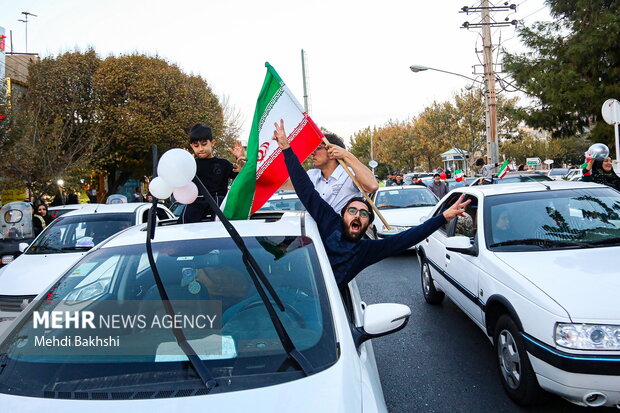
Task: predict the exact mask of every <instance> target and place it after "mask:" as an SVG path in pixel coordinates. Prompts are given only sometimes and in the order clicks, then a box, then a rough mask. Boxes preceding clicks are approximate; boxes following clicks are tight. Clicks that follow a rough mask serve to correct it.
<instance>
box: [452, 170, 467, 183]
mask: <svg viewBox="0 0 620 413" xmlns="http://www.w3.org/2000/svg"><path fill="white" fill-rule="evenodd" d="M464 176H465V174H464V173H463V171H462V170H460V169H457V170H456V171H454V177H455V178H456V182H461V181H462V180H463V177H464Z"/></svg>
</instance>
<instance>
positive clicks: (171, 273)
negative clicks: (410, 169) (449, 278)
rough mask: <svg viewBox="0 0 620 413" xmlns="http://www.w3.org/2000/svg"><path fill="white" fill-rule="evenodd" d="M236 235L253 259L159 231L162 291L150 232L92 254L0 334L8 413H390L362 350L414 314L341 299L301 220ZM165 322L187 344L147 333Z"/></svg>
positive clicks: (215, 225)
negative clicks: (259, 275)
mask: <svg viewBox="0 0 620 413" xmlns="http://www.w3.org/2000/svg"><path fill="white" fill-rule="evenodd" d="M232 224H233V225H234V228H235V229H236V231H238V233H239V235H240V239H242V240H243V242H244V243H245V245H246V246H247V249H248V251H249V254H245V253H242V252H241V250H240V249H239V248H238V247H237V246H236V244H235V242H233V239H231V237H230V236H229V234H228V233H227V231H226V229H225V227H224V225H223V224H222V223H221V222H201V223H194V224H185V225H169V226H161V227H158V228H156V231H155V234H154V239H153V241H152V251H153V253H152V256H151V259H152V261H153V262H154V263H155V268H157V272H158V273H159V274H160V277H161V285H159V284H157V281H156V279H155V276H154V272H153V271H152V268H151V266H150V264H149V262H151V260H150V259H149V256H148V253H147V251H148V249H147V248H145V240H146V237H147V232H146V231H145V230H144V226H138V227H133V228H130V229H128V230H126V231H124V232H121V233H118V234H117V235H115V236H114V237H112V238H110V239H108V240H107V241H106V242H104V243H102V244H100V245H99V246H97V247H96V248H94V249H93V250H92V251H91V252H89V253H88V255H86V256H85V257H83V258H82V259H81V260H80V261H79V262H78V263H76V264H75V265H74V266H73V267H72V268H71V269H69V270H68V271H67V272H66V273H65V275H64V276H63V277H61V278H60V279H59V280H58V281H57V282H56V283H55V284H54V285H53V286H52V287H51V288H50V289H48V290H47V291H44V292H43V293H42V294H41V295H39V299H37V300H35V301H33V302H32V303H31V304H30V306H29V307H28V308H27V309H26V310H25V311H24V312H22V314H21V315H20V316H19V317H18V318H17V319H16V321H15V322H14V323H13V325H12V326H11V327H10V329H9V330H7V331H5V333H3V334H2V335H0V355H1V358H0V360H1V361H2V367H3V370H2V374H0V406H2V409H3V411H32V412H34V411H41V410H45V411H62V412H65V413H77V412H80V413H81V412H84V411H88V412H90V413H98V412H101V413H108V412H109V411H110V409H113V410H114V411H119V412H130V411H131V412H134V411H135V412H140V411H149V410H157V411H162V412H178V411H194V410H195V411H198V410H199V411H226V412H247V411H252V412H276V411H277V412H295V413H304V412H307V413H316V412H344V413H347V412H368V413H370V412H387V409H386V405H385V401H384V397H383V392H382V389H381V383H380V380H379V376H378V372H377V368H376V363H375V357H374V353H373V349H372V344H371V341H370V340H369V339H371V338H375V337H379V336H382V335H385V334H389V333H391V332H394V331H398V330H400V329H402V328H404V327H405V325H406V324H407V321H408V319H409V316H410V310H409V308H408V307H407V306H404V305H401V304H372V305H366V304H365V303H363V302H362V301H361V299H360V296H359V292H358V290H357V287H356V284H355V282H354V281H353V282H351V283H350V284H349V286H348V288H344V289H342V291H339V289H338V286H337V284H336V281H335V278H334V275H333V272H332V270H331V266H330V263H329V260H328V257H327V254H326V252H325V250H324V247H323V245H322V242H321V238H320V235H319V232H318V229H317V227H316V224H315V222H314V221H313V220H312V219H311V218H310V217H309V215H306V213H303V212H301V213H296V212H287V213H285V214H284V215H283V216H282V218H281V219H279V220H277V221H273V222H268V221H266V220H252V221H233V222H232ZM250 256H251V257H253V259H254V260H256V262H257V263H258V266H259V267H260V268H261V269H262V272H263V273H264V276H265V279H266V280H267V281H266V282H264V283H262V284H260V283H258V285H263V286H265V287H261V290H264V291H263V294H264V298H262V297H263V296H261V293H260V292H259V290H258V289H257V286H256V285H257V282H255V281H254V280H253V277H252V276H251V275H250V274H251V273H254V270H251V271H250V270H249V268H250V266H249V264H248V262H249V260H250ZM244 257H245V258H246V259H247V261H244ZM267 286H271V287H272V288H273V290H274V291H275V294H271V293H270V292H268V290H267ZM160 287H161V289H160ZM163 292H165V294H167V296H168V297H169V298H170V301H169V303H170V305H171V307H172V308H169V309H167V310H166V309H165V308H164V305H163V304H162V298H161V297H162V294H163ZM276 298H278V299H279V300H281V302H282V307H281V308H280V307H279V306H278V304H277V300H276ZM266 303H271V304H270V305H269V306H267V304H266ZM65 311H67V313H65ZM59 312H60V313H59ZM46 314H47V315H46ZM55 314H60V316H61V317H63V314H66V315H67V317H66V318H64V319H59V320H60V321H59V322H58V324H57V325H56V326H54V324H53V320H54V317H55ZM90 315H92V316H93V318H92V320H94V328H90V326H89V325H88V324H87V323H85V322H81V321H83V320H84V319H85V317H87V316H88V317H90ZM115 315H120V316H121V317H124V318H123V320H125V321H123V322H120V321H119V323H118V324H117V325H116V326H115V325H114V324H109V323H110V321H109V320H111V318H110V317H109V316H115ZM172 315H174V317H172ZM101 316H103V318H101ZM200 316H203V319H202V320H203V322H202V324H198V322H199V321H200V320H199V319H198V317H200ZM141 317H144V323H142V324H141V323H140V318H141ZM166 317H169V318H168V320H169V321H171V320H175V321H174V322H175V323H177V317H178V325H176V327H178V328H182V329H183V335H184V336H185V337H181V334H180V333H179V332H177V336H176V338H175V335H174V334H173V331H171V329H170V328H167V327H166V326H165V325H163V324H162V325H161V326H160V324H159V321H158V322H157V323H155V322H154V320H156V319H158V320H162V323H163V320H166ZM205 318H208V319H209V320H215V321H214V324H206V323H205V322H204V319H205ZM119 319H120V318H119ZM45 320H47V322H48V325H46V324H45V323H46V321H45ZM71 320H78V321H75V323H74V322H73V321H71ZM79 320H81V321H79ZM102 320H103V321H102ZM106 320H108V321H106ZM131 320H134V321H135V320H138V321H135V322H132V321H131ZM277 320H279V321H280V324H279V323H278V321H277ZM194 321H195V322H196V323H195V324H194V325H192V324H190V323H192V322H194ZM35 325H36V327H35ZM280 325H281V326H282V328H281V329H280V328H279V327H278V328H276V326H280ZM162 326H163V327H162ZM46 327H47V328H46ZM82 328H84V329H82ZM287 336H288V339H287ZM76 337H79V338H76ZM86 337H88V339H86ZM67 338H68V339H67ZM63 339H65V342H64V343H65V344H66V346H63V344H62V341H61V340H63ZM98 339H100V340H101V341H97V340H98ZM106 339H108V341H107V342H103V340H106ZM83 340H87V341H88V344H89V345H90V344H92V345H90V346H88V347H87V346H85V345H82V343H83V342H84V341H83ZM177 340H178V341H177ZM77 342H79V343H80V345H76V344H75V343H77ZM177 342H180V343H186V344H181V345H179V344H177ZM67 343H68V344H67ZM182 348H183V349H182ZM192 351H194V352H195V356H192ZM188 354H189V356H187V355H188ZM198 372H199V373H198ZM199 377H201V378H202V379H199Z"/></svg>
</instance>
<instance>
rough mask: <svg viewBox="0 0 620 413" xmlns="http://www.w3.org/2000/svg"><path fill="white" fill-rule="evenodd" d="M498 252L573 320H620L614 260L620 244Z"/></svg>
mask: <svg viewBox="0 0 620 413" xmlns="http://www.w3.org/2000/svg"><path fill="white" fill-rule="evenodd" d="M495 255H496V256H497V258H499V259H500V260H502V261H503V262H504V263H506V264H508V265H509V266H510V267H512V268H513V269H514V270H516V271H518V272H519V273H520V274H521V275H522V276H523V277H525V278H527V279H528V280H529V281H531V282H532V283H533V284H534V285H536V286H537V287H538V288H540V289H541V290H542V291H544V292H545V293H546V294H547V295H548V296H550V297H551V298H552V299H554V300H555V301H556V302H557V303H558V304H559V305H561V306H562V307H564V309H565V310H566V311H567V312H568V314H569V316H570V318H571V319H572V320H573V321H585V320H601V321H603V320H607V321H613V322H620V306H619V305H618V291H620V267H619V266H618V265H617V264H614V261H615V262H616V263H617V262H618V261H617V257H618V256H619V255H620V247H600V248H587V249H578V250H575V249H567V250H561V251H535V252H534V251H533V252H526V253H515V252H497V253H495Z"/></svg>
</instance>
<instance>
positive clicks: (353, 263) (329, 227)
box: [273, 120, 471, 287]
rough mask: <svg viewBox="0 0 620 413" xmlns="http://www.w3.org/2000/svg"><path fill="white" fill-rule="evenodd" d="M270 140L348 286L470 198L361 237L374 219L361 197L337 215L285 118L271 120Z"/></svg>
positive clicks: (340, 280)
mask: <svg viewBox="0 0 620 413" xmlns="http://www.w3.org/2000/svg"><path fill="white" fill-rule="evenodd" d="M274 126H275V130H274V132H273V140H275V141H276V142H277V144H278V146H279V148H280V150H281V151H282V153H283V154H284V162H285V165H286V168H287V170H288V173H289V175H290V177H291V182H292V183H293V186H294V187H295V191H296V192H297V195H298V196H299V199H300V200H301V202H302V203H303V204H304V206H305V207H306V210H307V211H308V212H309V213H310V215H311V216H312V218H313V219H314V221H315V222H316V224H317V227H318V229H319V233H320V234H321V238H322V240H323V244H324V246H325V251H326V252H327V256H328V258H329V262H330V264H331V267H332V270H333V272H334V276H335V278H336V282H337V284H338V286H339V287H344V286H345V285H347V284H348V283H349V282H350V281H351V280H352V279H353V278H354V277H355V276H356V275H357V274H359V273H360V272H361V271H362V270H363V269H364V268H366V267H368V266H370V265H372V264H374V263H377V262H379V261H381V260H382V259H384V258H387V257H390V256H393V255H397V254H399V253H401V252H403V251H405V250H406V249H407V248H409V247H411V246H412V245H415V244H417V243H418V242H420V241H422V240H423V239H424V238H426V237H428V236H429V235H430V234H432V233H433V232H435V231H436V230H437V229H438V228H439V227H441V226H442V225H444V224H445V223H446V222H447V221H449V220H451V219H453V218H455V217H457V216H463V213H464V212H465V207H466V206H467V205H468V204H469V202H470V201H471V200H467V201H465V202H463V196H461V197H460V198H459V199H458V201H457V202H455V203H454V204H453V205H452V206H451V207H450V208H448V209H446V210H445V211H444V212H443V213H442V214H439V215H437V216H435V217H433V218H430V219H429V220H427V221H426V222H424V223H422V224H420V225H418V226H416V227H413V228H410V229H408V230H406V231H403V232H401V233H399V234H396V235H392V236H390V237H387V238H383V239H378V240H370V239H364V238H362V236H363V234H364V233H365V232H366V229H367V228H368V225H369V224H370V222H372V219H373V215H374V213H373V210H372V208H371V206H370V204H369V203H368V201H366V200H365V199H364V198H360V197H353V198H351V199H349V200H347V202H346V203H345V205H344V207H343V208H342V210H341V212H340V214H338V213H336V212H335V211H334V209H333V208H332V207H331V206H330V205H329V204H328V203H327V202H325V200H323V199H322V198H321V196H320V195H319V193H318V192H317V191H316V190H315V189H314V185H313V184H312V181H311V180H310V178H309V177H308V174H307V173H306V171H305V170H304V169H303V167H302V166H301V164H300V162H299V159H298V158H297V155H296V154H295V152H293V149H292V148H291V145H290V144H289V140H288V139H287V135H286V132H285V131H284V121H283V120H280V122H279V124H278V123H277V122H276V123H274Z"/></svg>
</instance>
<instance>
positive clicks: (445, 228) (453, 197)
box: [433, 192, 461, 234]
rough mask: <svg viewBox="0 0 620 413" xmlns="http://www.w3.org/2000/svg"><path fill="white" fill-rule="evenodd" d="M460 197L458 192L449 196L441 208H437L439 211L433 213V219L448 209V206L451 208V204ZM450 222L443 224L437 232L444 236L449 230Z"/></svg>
mask: <svg viewBox="0 0 620 413" xmlns="http://www.w3.org/2000/svg"><path fill="white" fill-rule="evenodd" d="M460 196H461V193H460V192H455V193H453V194H452V195H450V196H449V197H448V198H447V199H446V200H445V201H444V202H443V203H442V204H441V207H439V209H437V211H435V213H434V214H433V216H434V217H436V216H437V215H439V214H443V212H444V211H445V210H446V209H448V208H450V206H452V204H454V203H455V202H456V200H457V199H459V197H460ZM453 221H454V220H452V221H448V222H446V223H445V224H443V225H442V226H441V227H439V229H438V231H440V232H443V233H444V234H447V233H448V229H449V228H450V224H451V223H452V222H453Z"/></svg>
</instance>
